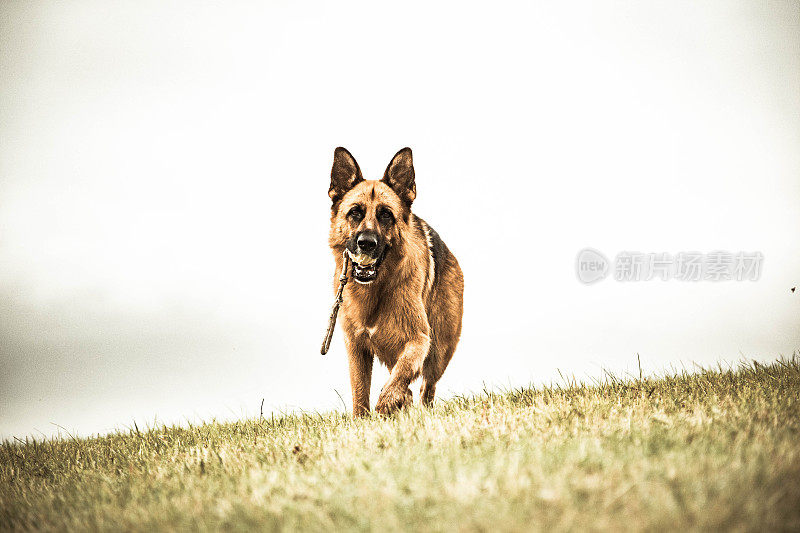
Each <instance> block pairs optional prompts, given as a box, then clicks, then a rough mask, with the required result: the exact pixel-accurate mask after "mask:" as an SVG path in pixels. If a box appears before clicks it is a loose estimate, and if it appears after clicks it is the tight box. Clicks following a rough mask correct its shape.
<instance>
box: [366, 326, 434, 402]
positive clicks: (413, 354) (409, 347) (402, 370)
mask: <svg viewBox="0 0 800 533" xmlns="http://www.w3.org/2000/svg"><path fill="white" fill-rule="evenodd" d="M430 347H431V339H430V337H429V336H428V335H420V336H419V337H417V338H415V339H413V340H410V341H408V342H406V344H405V346H403V350H402V352H401V353H400V356H399V357H398V358H397V362H396V363H395V365H394V366H393V367H392V373H391V375H390V376H389V381H387V382H386V385H384V386H383V389H381V393H380V395H379V396H378V404H377V405H376V406H375V410H376V411H378V412H379V413H380V414H382V415H389V414H391V413H393V412H395V411H397V410H398V409H402V408H403V407H405V406H406V405H408V404H410V403H412V401H413V396H412V395H411V390H410V389H409V388H408V386H409V385H410V384H411V382H412V381H414V380H415V379H416V378H417V376H419V373H420V371H421V370H422V364H423V363H424V362H425V357H426V356H427V355H428V350H429V349H430Z"/></svg>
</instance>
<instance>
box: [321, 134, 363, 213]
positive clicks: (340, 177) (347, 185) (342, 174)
mask: <svg viewBox="0 0 800 533" xmlns="http://www.w3.org/2000/svg"><path fill="white" fill-rule="evenodd" d="M362 181H364V176H362V175H361V169H360V168H358V163H356V160H355V158H354V157H353V156H352V155H350V152H348V151H347V150H346V149H344V148H342V147H341V146H340V147H339V148H337V149H336V150H334V152H333V168H331V187H330V188H329V189H328V196H330V197H331V200H332V201H333V203H334V204H335V203H336V202H338V201H339V200H341V199H342V197H343V196H344V195H345V194H347V191H349V190H350V189H352V188H353V187H355V186H356V185H358V184H359V183H361V182H362Z"/></svg>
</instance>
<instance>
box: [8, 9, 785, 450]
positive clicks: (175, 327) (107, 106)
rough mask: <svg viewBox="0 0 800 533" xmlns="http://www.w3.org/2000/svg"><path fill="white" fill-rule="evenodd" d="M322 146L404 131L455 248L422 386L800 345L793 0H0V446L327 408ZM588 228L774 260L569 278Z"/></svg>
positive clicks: (369, 144)
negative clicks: (450, 333) (722, 276)
mask: <svg viewBox="0 0 800 533" xmlns="http://www.w3.org/2000/svg"><path fill="white" fill-rule="evenodd" d="M339 145H342V146H345V147H347V148H348V149H350V151H351V152H352V153H353V154H354V155H355V157H356V158H357V160H358V162H359V164H360V165H361V168H362V170H363V171H364V172H365V174H366V175H367V177H370V178H378V177H380V175H381V173H382V171H383V169H384V168H385V166H386V164H387V163H388V161H389V158H390V157H391V156H392V154H394V153H395V152H396V151H397V150H398V149H399V148H401V147H403V146H406V145H407V146H411V147H412V148H413V150H414V160H415V166H416V174H417V190H418V200H417V201H416V203H415V211H416V212H417V213H418V214H420V215H421V216H423V217H425V219H426V220H427V221H428V222H430V223H431V224H432V225H433V226H434V227H435V228H436V229H437V230H438V231H439V233H440V234H441V235H442V236H443V238H444V239H445V241H446V242H447V243H448V245H449V246H450V248H451V249H452V251H453V252H454V253H455V255H456V256H457V257H458V259H459V261H460V263H461V266H462V268H463V270H464V274H465V278H466V311H465V317H464V332H463V336H462V342H461V345H460V346H459V349H458V350H457V351H456V355H455V358H454V359H453V362H452V363H451V366H450V368H449V369H448V370H447V372H446V373H445V375H444V377H443V379H442V381H441V384H440V386H439V389H438V391H439V392H440V395H442V396H445V397H446V396H449V395H452V394H464V393H470V392H472V391H477V390H480V389H482V388H483V384H484V383H485V384H486V385H487V386H489V387H504V386H505V387H507V386H519V385H524V384H527V383H530V382H533V383H536V384H542V383H548V382H550V381H557V380H559V379H560V378H559V374H558V370H559V369H560V370H561V371H562V372H563V373H565V374H570V375H571V374H574V375H575V376H576V377H578V378H588V377H590V376H593V377H597V376H600V375H601V373H602V369H609V370H611V371H616V372H633V371H634V369H635V368H636V353H637V352H638V353H639V354H641V358H642V363H643V365H644V367H645V370H646V371H648V372H655V371H663V370H665V369H669V368H676V369H680V368H683V367H686V368H687V369H691V368H693V362H696V363H698V364H701V365H711V364H716V363H717V362H719V361H729V362H730V361H736V360H738V359H740V358H741V357H742V356H744V357H747V358H756V359H759V360H771V359H774V358H776V357H778V356H779V355H781V354H782V355H786V356H790V355H791V354H792V352H793V351H795V350H798V349H800V293H795V294H791V293H790V292H789V288H790V287H792V286H795V285H798V284H800V201H799V200H800V149H798V147H800V3H798V2H772V3H769V4H760V3H753V2H734V1H728V0H724V1H723V0H720V1H710V2H688V1H687V2H647V3H644V2H642V3H629V2H599V3H598V2H567V3H564V2H547V3H543V2H537V3H520V4H517V3H500V4H498V3H492V4H489V3H483V4H465V3H463V2H459V3H454V4H448V3H442V4H436V5H430V4H427V3H419V4H403V5H402V6H401V5H389V4H386V5H377V4H376V3H360V4H346V5H345V4H340V3H336V4H334V3H322V2H312V3H303V4H300V3H296V2H288V1H287V2H264V3H255V2H243V3H237V4H235V5H233V4H228V3H226V4H214V3H194V2H185V3H171V4H164V3H163V2H129V3H107V2H84V3H81V4H79V5H74V4H73V5H47V4H33V3H23V2H19V3H11V2H3V3H2V5H1V6H0V406H2V407H0V437H2V438H9V437H10V436H11V435H17V436H24V435H38V434H39V432H41V433H44V434H48V435H49V434H53V433H55V432H58V431H59V429H58V427H57V426H56V425H54V424H59V425H61V426H63V427H65V428H67V429H68V430H69V431H71V432H76V433H78V434H89V433H93V432H105V431H109V430H112V429H114V428H117V427H124V426H127V425H130V424H131V423H132V421H133V420H134V419H135V420H136V421H137V423H138V424H139V425H140V427H141V426H142V425H146V424H147V423H148V422H149V423H151V424H152V423H153V420H155V419H157V420H158V421H159V422H168V423H171V422H181V421H184V420H186V419H191V420H197V419H203V420H208V419H211V418H213V417H217V418H220V419H221V418H233V417H237V416H252V415H254V414H257V413H258V408H259V404H260V401H261V398H265V410H267V411H269V410H272V409H276V410H287V411H288V410H296V409H308V410H329V409H336V408H341V402H340V401H339V398H338V396H337V391H338V393H340V394H341V396H342V397H343V398H344V399H345V402H346V403H347V405H348V409H349V404H350V390H349V382H348V377H347V370H346V366H347V363H346V358H345V354H344V349H343V342H342V340H341V332H340V331H339V330H338V329H337V334H336V336H335V337H334V341H333V347H332V349H331V351H330V352H329V354H328V356H326V357H324V358H323V357H321V356H320V355H319V345H320V343H321V340H322V335H323V333H324V329H325V326H326V320H327V316H328V314H329V311H330V304H331V300H332V294H331V287H330V282H331V274H332V265H333V262H332V258H331V255H330V253H329V251H328V249H327V233H328V222H329V200H328V196H327V189H328V179H329V172H330V165H331V158H332V154H333V149H334V148H335V147H336V146H339ZM587 246H591V247H594V248H597V249H599V250H601V251H603V252H604V253H605V254H606V255H608V256H610V257H613V256H614V255H615V254H616V253H617V252H620V251H624V250H636V251H640V252H670V253H676V252H680V251H694V250H698V251H704V252H708V251H712V250H729V251H734V252H735V251H740V250H741V251H760V252H761V253H763V255H764V263H763V269H762V276H761V279H760V280H759V281H757V282H726V283H712V282H698V283H680V282H677V281H669V282H660V281H649V282H638V283H627V284H626V283H621V282H616V281H613V280H610V279H608V280H605V281H603V282H600V283H598V284H595V285H592V286H585V285H583V284H581V283H580V282H579V281H578V280H577V278H576V275H575V266H574V262H575V256H576V254H577V253H578V251H579V250H580V249H582V248H584V247H587ZM386 375H387V373H386V371H385V370H383V369H382V370H381V371H379V372H376V375H375V380H374V381H375V382H374V387H375V389H378V388H380V385H381V384H382V382H383V380H384V379H385V378H386ZM414 392H415V396H416V393H417V390H416V389H415V391H414ZM374 399H375V398H374V397H373V402H374Z"/></svg>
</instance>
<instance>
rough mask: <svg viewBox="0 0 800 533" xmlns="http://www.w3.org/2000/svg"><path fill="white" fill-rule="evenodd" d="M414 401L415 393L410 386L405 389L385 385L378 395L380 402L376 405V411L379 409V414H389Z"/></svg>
mask: <svg viewBox="0 0 800 533" xmlns="http://www.w3.org/2000/svg"><path fill="white" fill-rule="evenodd" d="M412 403H414V395H413V394H412V393H411V389H409V388H408V387H406V388H405V389H401V388H398V387H384V388H383V389H382V390H381V393H380V395H379V396H378V403H377V405H376V406H375V411H377V412H378V414H381V415H384V416H388V415H391V414H392V413H394V412H396V411H399V410H400V409H402V408H403V407H405V406H407V405H411V404H412Z"/></svg>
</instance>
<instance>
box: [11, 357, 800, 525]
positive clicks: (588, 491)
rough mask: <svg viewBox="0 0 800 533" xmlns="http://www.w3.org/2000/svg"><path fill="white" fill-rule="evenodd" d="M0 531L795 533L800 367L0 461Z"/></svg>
mask: <svg viewBox="0 0 800 533" xmlns="http://www.w3.org/2000/svg"><path fill="white" fill-rule="evenodd" d="M0 528H2V529H59V530H62V529H101V530H118V529H136V530H149V529H179V530H184V529H247V530H250V529H261V530H264V529H266V530H286V529H289V530H294V529H302V530H326V531H327V530H331V529H347V530H350V529H355V530H381V531H383V530H448V531H450V530H510V531H517V530H530V529H536V530H538V529H548V530H550V529H558V530H564V529H593V530H607V529H613V530H642V529H655V530H663V529H671V530H675V529H677V530H684V529H737V530H763V529H768V530H787V529H794V530H797V529H800V361H799V360H798V359H797V357H795V358H792V359H791V360H783V361H779V362H776V363H774V364H771V365H768V366H764V365H759V364H757V363H752V364H750V365H745V366H741V367H740V368H738V369H736V370H714V371H710V370H709V371H702V372H699V373H697V374H693V375H678V376H667V377H662V378H659V379H654V378H651V379H643V380H627V381H620V380H617V379H614V378H611V377H608V378H607V379H606V380H605V382H604V383H598V384H595V385H592V386H585V385H581V384H575V383H573V384H572V385H569V386H566V387H548V388H544V389H537V390H534V389H523V390H515V391H509V392H505V393H502V394H494V393H488V394H485V395H481V396H477V397H465V398H457V399H455V400H451V401H448V402H442V403H440V404H439V405H437V406H436V407H435V408H434V409H432V410H424V409H417V408H414V409H410V410H408V411H407V412H404V413H402V414H400V415H398V416H396V417H394V418H391V419H388V420H384V419H379V418H371V419H365V420H352V419H350V418H349V417H347V416H343V415H342V414H325V415H297V416H284V417H280V418H274V419H272V418H270V419H264V420H245V421H240V422H236V423H226V424H218V423H209V424H205V425H202V426H197V427H189V428H177V427H173V428H168V427H162V428H156V429H150V430H147V431H142V432H139V431H138V430H136V429H134V430H133V431H131V432H129V433H125V434H115V435H109V436H105V437H96V438H91V439H71V438H66V439H57V440H47V441H32V440H29V441H27V442H26V443H24V444H21V443H18V442H5V443H4V444H3V445H2V447H0Z"/></svg>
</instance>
